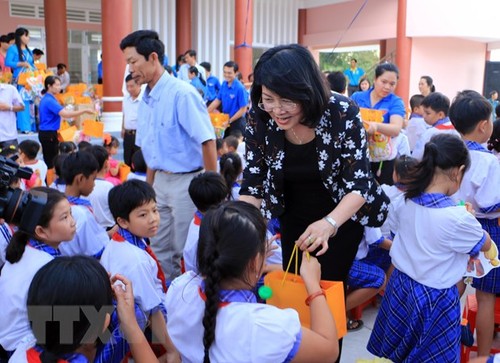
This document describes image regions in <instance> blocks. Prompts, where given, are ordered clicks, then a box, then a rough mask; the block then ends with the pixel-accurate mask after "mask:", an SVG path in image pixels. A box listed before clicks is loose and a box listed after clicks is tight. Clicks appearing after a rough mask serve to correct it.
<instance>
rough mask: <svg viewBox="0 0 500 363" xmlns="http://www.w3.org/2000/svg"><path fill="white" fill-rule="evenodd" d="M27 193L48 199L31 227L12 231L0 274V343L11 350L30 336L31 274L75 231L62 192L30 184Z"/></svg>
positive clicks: (68, 207)
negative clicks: (29, 298) (0, 293)
mask: <svg viewBox="0 0 500 363" xmlns="http://www.w3.org/2000/svg"><path fill="white" fill-rule="evenodd" d="M30 193H32V194H34V193H38V195H43V194H44V193H45V194H46V197H47V202H46V204H45V206H44V207H43V210H42V213H41V216H40V219H39V221H38V223H37V224H36V226H35V227H34V228H33V230H24V229H21V228H19V229H18V230H17V231H16V232H15V233H14V235H13V237H12V240H11V242H10V243H9V245H8V247H7V250H6V260H7V261H6V262H5V265H4V266H3V268H2V274H1V275H0V291H2V298H1V299H0V311H1V312H2V313H1V314H0V345H1V346H2V347H3V348H4V349H5V350H6V351H7V352H10V353H13V352H14V350H16V348H17V347H18V345H19V344H25V343H29V342H30V341H32V340H33V333H32V330H31V327H30V322H29V320H28V312H27V308H26V297H27V295H28V288H29V285H30V283H31V280H32V279H33V276H34V275H35V273H36V272H37V271H38V270H39V269H40V268H41V267H42V266H43V265H45V264H46V263H48V262H49V261H50V260H52V259H53V258H54V257H58V256H60V255H61V252H60V251H59V246H60V244H61V243H62V242H63V241H69V240H71V239H72V238H73V236H74V235H75V231H76V223H75V220H74V219H73V217H72V216H71V207H70V204H69V202H68V201H67V199H66V198H65V196H64V194H62V193H61V192H59V191H57V190H55V189H51V188H47V187H38V188H33V189H32V190H31V192H30Z"/></svg>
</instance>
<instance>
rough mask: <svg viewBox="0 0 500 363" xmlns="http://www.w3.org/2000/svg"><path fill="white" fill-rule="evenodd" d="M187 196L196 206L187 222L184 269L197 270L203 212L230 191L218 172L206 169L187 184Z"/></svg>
mask: <svg viewBox="0 0 500 363" xmlns="http://www.w3.org/2000/svg"><path fill="white" fill-rule="evenodd" d="M188 192H189V196H190V197H191V200H192V201H193V203H194V205H195V206H196V209H197V210H196V212H195V213H194V217H193V220H192V221H191V223H190V224H189V230H188V235H187V238H186V244H185V245H184V250H183V252H182V257H183V259H184V268H185V270H186V271H194V272H198V266H197V260H196V253H197V250H198V239H199V236H200V224H201V220H202V219H203V216H204V215H205V213H206V212H207V211H208V210H209V209H210V208H212V207H216V206H218V205H219V204H220V203H222V202H224V201H225V200H227V199H228V198H229V195H230V194H231V191H230V189H229V187H228V185H227V183H226V181H225V180H224V177H223V176H222V175H220V174H219V173H216V172H213V171H207V172H204V173H201V174H199V175H197V176H196V177H194V178H193V180H191V183H190V184H189V189H188Z"/></svg>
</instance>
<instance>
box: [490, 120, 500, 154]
mask: <svg viewBox="0 0 500 363" xmlns="http://www.w3.org/2000/svg"><path fill="white" fill-rule="evenodd" d="M488 150H490V151H491V152H492V153H493V155H495V156H496V157H497V159H498V161H499V162H500V118H498V119H496V120H495V122H493V132H492V133H491V136H490V139H489V140H488Z"/></svg>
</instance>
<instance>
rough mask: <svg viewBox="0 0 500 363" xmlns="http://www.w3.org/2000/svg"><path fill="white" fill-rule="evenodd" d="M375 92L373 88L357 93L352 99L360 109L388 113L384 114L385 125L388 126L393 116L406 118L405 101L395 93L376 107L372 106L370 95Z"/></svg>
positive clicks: (379, 102) (383, 99)
mask: <svg viewBox="0 0 500 363" xmlns="http://www.w3.org/2000/svg"><path fill="white" fill-rule="evenodd" d="M372 91H373V87H372V88H370V89H368V90H366V91H363V92H355V93H354V94H353V95H352V96H351V99H352V100H353V101H354V102H356V103H357V104H358V106H359V107H365V108H370V109H372V110H383V111H386V112H385V114H384V123H385V124H388V123H389V121H390V118H391V116H392V115H399V116H401V117H403V118H404V117H405V115H406V110H405V105H404V103H403V100H402V99H401V98H400V97H398V96H396V95H395V94H394V93H391V94H390V95H388V96H386V97H384V98H382V99H381V100H380V101H378V102H377V103H376V104H375V105H372V104H371V101H370V94H371V92H372Z"/></svg>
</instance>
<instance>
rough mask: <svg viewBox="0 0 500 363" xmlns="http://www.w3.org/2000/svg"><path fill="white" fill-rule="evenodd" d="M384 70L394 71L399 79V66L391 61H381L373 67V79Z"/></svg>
mask: <svg viewBox="0 0 500 363" xmlns="http://www.w3.org/2000/svg"><path fill="white" fill-rule="evenodd" d="M385 72H394V73H396V76H397V78H398V79H399V68H398V66H397V65H395V64H393V63H381V64H379V65H378V66H377V68H375V79H377V78H378V77H380V76H381V75H383V74H384V73H385Z"/></svg>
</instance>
